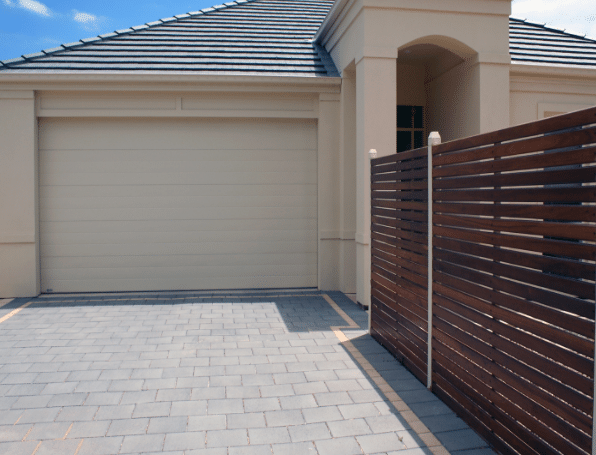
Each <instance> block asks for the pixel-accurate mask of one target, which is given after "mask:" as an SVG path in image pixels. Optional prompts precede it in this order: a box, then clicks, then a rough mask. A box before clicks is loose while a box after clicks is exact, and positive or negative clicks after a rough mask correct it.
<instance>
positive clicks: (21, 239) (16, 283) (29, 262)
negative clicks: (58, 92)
mask: <svg viewBox="0 0 596 455" xmlns="http://www.w3.org/2000/svg"><path fill="white" fill-rule="evenodd" d="M0 138H2V139H1V140H0V296H1V297H2V298H8V297H30V296H35V295H37V294H39V259H38V256H39V251H38V245H39V243H38V238H39V234H38V227H37V218H38V213H37V212H38V199H37V185H38V183H37V152H36V150H37V124H36V119H35V96H34V92H33V91H32V90H0Z"/></svg>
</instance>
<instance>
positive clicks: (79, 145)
mask: <svg viewBox="0 0 596 455" xmlns="http://www.w3.org/2000/svg"><path fill="white" fill-rule="evenodd" d="M39 127H40V131H39V133H40V134H39V141H40V145H39V149H40V222H41V224H40V233H41V234H40V235H41V239H40V243H41V280H42V291H43V292H106V291H142V290H174V289H186V290H191V289H236V288H285V287H307V286H316V285H317V151H316V149H317V147H316V144H317V139H316V123H315V122H313V121H296V120H291V121H290V120H288V121H285V120H236V119H234V120H221V119H218V120H205V119H135V120H130V119H43V120H40V125H39Z"/></svg>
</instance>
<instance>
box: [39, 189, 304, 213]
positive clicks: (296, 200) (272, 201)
mask: <svg viewBox="0 0 596 455" xmlns="http://www.w3.org/2000/svg"><path fill="white" fill-rule="evenodd" d="M309 202H310V201H309V200H308V199H306V200H305V196H302V195H290V196H282V195H276V193H275V192H274V191H273V192H272V193H270V195H267V196H218V197H213V196H179V197H175V196H167V197H157V196H156V197H134V198H131V197H69V198H46V199H45V200H44V208H45V210H57V209H65V210H78V209H85V208H87V209H109V208H132V207H135V208H154V207H169V208H185V209H194V210H201V209H203V208H206V207H246V206H249V207H302V206H304V205H305V204H307V203H309Z"/></svg>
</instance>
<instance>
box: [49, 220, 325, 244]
mask: <svg viewBox="0 0 596 455" xmlns="http://www.w3.org/2000/svg"><path fill="white" fill-rule="evenodd" d="M271 229H279V230H286V231H292V230H308V231H314V232H316V229H317V220H316V219H314V218H313V219H304V218H300V219H279V218H276V219H244V220H241V222H230V220H153V221H152V222H151V223H147V222H146V221H144V220H141V221H135V220H133V221H122V220H118V221H113V220H109V221H77V222H69V223H64V222H47V221H46V222H42V228H41V230H42V231H43V232H44V239H45V238H46V235H48V234H51V233H87V234H99V233H104V232H106V233H107V232H117V233H120V232H123V233H128V232H172V231H174V232H186V231H226V232H234V231H259V230H271ZM234 235H235V234H234Z"/></svg>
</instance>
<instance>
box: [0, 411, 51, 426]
mask: <svg viewBox="0 0 596 455" xmlns="http://www.w3.org/2000/svg"><path fill="white" fill-rule="evenodd" d="M60 411H61V408H34V409H27V410H26V411H3V412H2V413H0V424H2V423H4V422H3V418H5V417H8V418H11V417H14V415H15V413H16V415H17V417H16V418H15V419H14V420H13V421H12V422H5V423H10V424H13V423H16V421H17V419H18V420H19V423H42V422H53V421H54V420H55V419H56V416H57V415H58V413H59V412H60Z"/></svg>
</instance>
